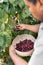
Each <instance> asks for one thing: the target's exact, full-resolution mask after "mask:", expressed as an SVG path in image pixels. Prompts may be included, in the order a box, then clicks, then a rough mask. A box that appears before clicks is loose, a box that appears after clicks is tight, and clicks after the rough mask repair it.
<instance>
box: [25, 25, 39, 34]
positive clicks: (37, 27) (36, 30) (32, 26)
mask: <svg viewBox="0 0 43 65" xmlns="http://www.w3.org/2000/svg"><path fill="white" fill-rule="evenodd" d="M39 26H40V24H37V25H25V29H26V30H30V31H33V32H35V33H37V32H38V31H39Z"/></svg>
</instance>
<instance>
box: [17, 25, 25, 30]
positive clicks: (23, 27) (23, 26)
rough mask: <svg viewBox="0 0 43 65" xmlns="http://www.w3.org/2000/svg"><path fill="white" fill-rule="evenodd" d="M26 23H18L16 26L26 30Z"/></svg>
mask: <svg viewBox="0 0 43 65" xmlns="http://www.w3.org/2000/svg"><path fill="white" fill-rule="evenodd" d="M25 25H26V24H18V25H16V27H17V28H18V29H19V30H24V29H25V27H26V26H25Z"/></svg>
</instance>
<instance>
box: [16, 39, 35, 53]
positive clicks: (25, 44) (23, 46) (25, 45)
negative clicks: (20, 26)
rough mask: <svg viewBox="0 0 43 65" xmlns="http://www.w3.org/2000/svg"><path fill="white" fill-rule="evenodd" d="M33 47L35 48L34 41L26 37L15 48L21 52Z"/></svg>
mask: <svg viewBox="0 0 43 65" xmlns="http://www.w3.org/2000/svg"><path fill="white" fill-rule="evenodd" d="M33 48H34V42H32V41H31V40H27V39H25V40H23V41H20V42H19V43H17V44H16V48H15V49H16V50H18V51H21V52H27V51H30V50H32V49H33Z"/></svg>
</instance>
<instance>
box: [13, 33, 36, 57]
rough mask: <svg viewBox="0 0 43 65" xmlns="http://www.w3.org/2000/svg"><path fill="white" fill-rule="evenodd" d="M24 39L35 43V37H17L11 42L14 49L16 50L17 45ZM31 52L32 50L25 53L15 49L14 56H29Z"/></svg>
mask: <svg viewBox="0 0 43 65" xmlns="http://www.w3.org/2000/svg"><path fill="white" fill-rule="evenodd" d="M25 39H27V40H31V41H32V42H35V37H34V36H32V35H30V34H22V35H17V37H16V38H15V39H14V40H13V42H12V43H13V44H14V48H16V44H17V43H19V42H20V41H23V40H25ZM33 51H34V48H33V49H32V50H30V51H26V52H21V51H19V50H17V49H15V52H16V54H18V55H19V56H22V57H25V56H31V55H32V53H33Z"/></svg>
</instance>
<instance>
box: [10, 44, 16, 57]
mask: <svg viewBox="0 0 43 65" xmlns="http://www.w3.org/2000/svg"><path fill="white" fill-rule="evenodd" d="M9 55H10V56H12V55H16V52H15V49H14V44H12V45H11V46H10V48H9Z"/></svg>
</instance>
